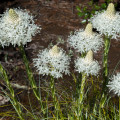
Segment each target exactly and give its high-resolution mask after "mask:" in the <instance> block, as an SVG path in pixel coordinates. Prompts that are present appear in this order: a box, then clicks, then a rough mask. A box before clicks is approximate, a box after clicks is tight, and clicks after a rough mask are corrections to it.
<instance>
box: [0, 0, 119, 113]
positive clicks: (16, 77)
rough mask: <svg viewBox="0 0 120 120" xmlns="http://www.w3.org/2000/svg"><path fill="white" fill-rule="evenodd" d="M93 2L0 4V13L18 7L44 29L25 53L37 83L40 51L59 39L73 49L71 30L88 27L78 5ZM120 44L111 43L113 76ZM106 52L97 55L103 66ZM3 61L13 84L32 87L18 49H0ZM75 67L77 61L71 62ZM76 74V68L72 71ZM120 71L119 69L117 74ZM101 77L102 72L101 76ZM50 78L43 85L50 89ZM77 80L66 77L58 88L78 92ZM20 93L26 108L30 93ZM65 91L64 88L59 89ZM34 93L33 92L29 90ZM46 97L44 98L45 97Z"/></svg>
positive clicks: (14, 0) (10, 0)
mask: <svg viewBox="0 0 120 120" xmlns="http://www.w3.org/2000/svg"><path fill="white" fill-rule="evenodd" d="M88 2H89V0H1V1H0V14H2V13H3V12H4V11H5V10H6V9H7V8H18V7H20V8H21V9H27V10H28V11H30V12H31V13H32V15H33V16H35V20H36V24H38V25H40V26H41V28H42V30H41V32H40V34H37V35H36V36H35V37H33V40H32V42H31V43H28V44H27V46H25V51H26V54H27V57H28V59H29V61H30V67H31V69H32V70H33V73H34V76H35V80H36V83H38V81H39V75H38V73H37V72H35V68H34V67H33V62H32V60H33V58H36V57H37V54H38V52H39V50H41V49H44V48H47V47H48V46H50V44H53V45H55V44H57V43H58V41H59V38H61V39H63V40H64V43H60V44H59V46H60V47H62V48H63V49H64V50H66V51H67V52H68V50H69V48H70V47H69V46H68V44H67V37H68V35H69V34H70V32H71V31H75V30H77V29H80V28H85V26H86V25H85V24H82V23H81V21H82V20H83V18H81V17H79V16H78V15H77V10H76V6H79V5H80V4H81V5H82V6H88ZM98 2H99V4H101V3H102V2H104V0H100V1H98ZM119 51H120V42H119V41H116V40H112V41H111V47H110V52H109V61H108V62H109V69H110V74H112V72H113V70H114V68H115V66H116V65H117V63H118V62H119V60H120V54H119ZM102 53H103V49H101V50H100V51H99V52H98V53H96V54H94V57H95V59H96V60H98V61H99V63H100V65H102ZM0 61H1V64H2V65H3V66H4V68H5V70H6V71H7V73H8V75H9V78H10V81H11V82H12V83H17V84H19V85H25V86H29V81H28V78H27V74H26V71H25V66H24V64H23V61H22V57H21V55H20V53H19V50H18V48H17V47H16V48H13V47H12V46H10V47H5V48H4V49H3V48H1V50H0ZM71 64H73V62H72V63H71ZM71 71H72V72H74V71H73V66H72V68H71ZM118 71H120V69H119V66H118V67H117V69H116V71H115V72H118ZM100 75H101V73H100ZM45 81H47V78H46V77H41V85H42V86H44V85H45V86H46V87H47V86H48V85H49V84H48V83H46V82H45ZM73 83H74V81H73V79H72V78H71V77H68V76H65V79H64V80H62V79H59V81H56V87H57V86H58V88H59V86H63V89H65V88H66V89H67V90H68V91H69V92H70V91H73V90H74V89H75V85H73ZM0 84H1V86H2V87H3V88H4V89H5V86H4V82H3V80H2V79H1V82H0ZM15 91H16V93H19V92H21V93H19V95H18V96H19V100H20V102H21V103H22V104H23V105H26V106H27V105H28V97H27V96H26V94H28V91H27V90H20V89H17V88H15ZM58 91H62V88H60V89H58ZM29 92H30V93H31V91H29ZM32 96H33V95H32V94H30V98H31V102H33V104H35V100H34V99H35V98H34V97H32ZM43 97H44V95H43ZM10 108H11V107H10V106H7V107H4V109H0V111H6V110H9V109H10Z"/></svg>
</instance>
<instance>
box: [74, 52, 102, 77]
mask: <svg viewBox="0 0 120 120" xmlns="http://www.w3.org/2000/svg"><path fill="white" fill-rule="evenodd" d="M75 68H76V71H78V72H79V73H81V72H84V73H86V74H87V76H88V75H90V74H91V75H95V76H96V75H97V74H98V72H99V70H100V65H99V64H98V62H97V61H95V60H93V52H92V51H91V50H90V51H89V52H88V53H87V55H86V57H85V58H77V59H76V60H75Z"/></svg>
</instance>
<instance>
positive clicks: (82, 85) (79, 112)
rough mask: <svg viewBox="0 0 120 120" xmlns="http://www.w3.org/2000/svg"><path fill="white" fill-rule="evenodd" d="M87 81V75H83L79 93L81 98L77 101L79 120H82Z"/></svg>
mask: <svg viewBox="0 0 120 120" xmlns="http://www.w3.org/2000/svg"><path fill="white" fill-rule="evenodd" d="M85 81H86V74H85V73H82V81H81V88H80V91H79V98H78V100H77V104H78V118H79V120H80V117H81V112H82V109H83V104H82V103H83V98H84V87H85Z"/></svg>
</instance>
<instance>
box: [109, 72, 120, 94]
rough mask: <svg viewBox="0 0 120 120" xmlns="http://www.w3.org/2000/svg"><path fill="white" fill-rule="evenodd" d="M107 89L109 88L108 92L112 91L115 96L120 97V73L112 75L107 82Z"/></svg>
mask: <svg viewBox="0 0 120 120" xmlns="http://www.w3.org/2000/svg"><path fill="white" fill-rule="evenodd" d="M107 87H109V89H110V91H113V92H114V93H115V94H117V95H118V96H120V73H117V75H114V76H113V77H112V78H111V81H109V83H108V85H107Z"/></svg>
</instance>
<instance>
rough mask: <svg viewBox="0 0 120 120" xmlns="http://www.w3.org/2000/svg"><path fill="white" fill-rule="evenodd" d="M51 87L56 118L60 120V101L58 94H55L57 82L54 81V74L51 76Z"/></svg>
mask: <svg viewBox="0 0 120 120" xmlns="http://www.w3.org/2000/svg"><path fill="white" fill-rule="evenodd" d="M50 88H51V93H52V98H53V102H54V107H55V115H56V120H58V119H59V107H58V106H59V103H58V101H57V98H56V95H55V83H54V78H53V76H51V81H50Z"/></svg>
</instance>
